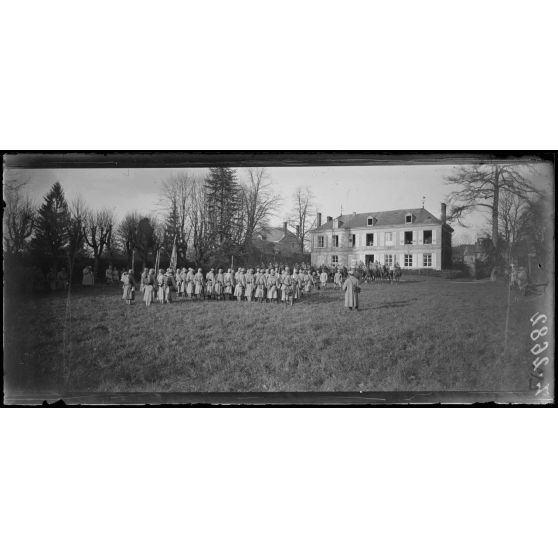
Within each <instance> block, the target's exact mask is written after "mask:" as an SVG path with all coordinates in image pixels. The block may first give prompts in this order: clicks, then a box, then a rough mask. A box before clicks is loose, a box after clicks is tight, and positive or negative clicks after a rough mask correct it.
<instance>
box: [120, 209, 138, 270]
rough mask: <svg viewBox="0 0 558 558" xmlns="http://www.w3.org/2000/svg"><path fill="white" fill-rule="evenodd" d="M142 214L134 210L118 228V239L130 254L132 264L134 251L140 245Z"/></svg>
mask: <svg viewBox="0 0 558 558" xmlns="http://www.w3.org/2000/svg"><path fill="white" fill-rule="evenodd" d="M140 219H141V216H140V215H139V213H137V212H135V211H132V212H130V213H127V214H126V215H125V216H124V219H122V221H121V222H120V224H119V225H118V228H117V239H118V242H119V244H120V246H121V247H122V251H123V252H124V253H125V254H126V255H127V256H128V261H129V262H130V265H132V264H133V261H134V252H135V250H136V247H137V245H138V229H139V222H140Z"/></svg>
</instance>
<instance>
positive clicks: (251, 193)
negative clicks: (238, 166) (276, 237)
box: [242, 168, 281, 247]
mask: <svg viewBox="0 0 558 558" xmlns="http://www.w3.org/2000/svg"><path fill="white" fill-rule="evenodd" d="M242 193H243V202H244V203H243V205H244V211H243V213H244V219H245V224H244V229H245V232H244V245H245V247H249V246H250V245H251V243H252V239H253V237H254V234H256V233H258V232H260V231H261V230H262V229H264V228H265V227H266V226H267V225H268V221H269V218H270V217H271V216H272V215H274V214H275V212H276V210H277V208H278V206H279V202H280V199H281V198H280V196H279V195H277V194H275V193H274V192H273V191H272V190H271V180H270V178H269V176H268V174H267V173H266V171H265V169H263V168H257V169H252V168H250V169H248V184H246V185H244V186H243V187H242Z"/></svg>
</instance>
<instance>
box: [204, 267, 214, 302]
mask: <svg viewBox="0 0 558 558" xmlns="http://www.w3.org/2000/svg"><path fill="white" fill-rule="evenodd" d="M214 292H215V270H214V269H213V268H211V269H210V270H209V271H208V272H207V273H206V275H205V294H206V296H207V298H213V295H214Z"/></svg>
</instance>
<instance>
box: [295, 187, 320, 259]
mask: <svg viewBox="0 0 558 558" xmlns="http://www.w3.org/2000/svg"><path fill="white" fill-rule="evenodd" d="M314 214H315V209H314V194H313V193H312V190H310V188H308V187H302V186H299V187H298V188H297V190H296V191H295V193H294V195H293V209H292V214H291V218H290V219H289V222H290V223H291V225H294V226H295V228H296V231H297V238H298V242H299V244H300V252H301V253H303V252H304V247H305V245H306V243H307V242H308V239H309V231H310V229H311V227H312V222H313V219H314Z"/></svg>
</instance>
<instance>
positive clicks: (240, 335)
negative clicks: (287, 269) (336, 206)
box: [4, 276, 544, 393]
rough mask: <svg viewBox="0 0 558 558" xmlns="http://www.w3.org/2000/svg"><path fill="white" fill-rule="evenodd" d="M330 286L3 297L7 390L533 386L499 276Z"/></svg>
mask: <svg viewBox="0 0 558 558" xmlns="http://www.w3.org/2000/svg"><path fill="white" fill-rule="evenodd" d="M404 279H405V280H404V281H403V282H402V283H401V284H399V285H377V284H372V285H363V288H362V293H361V297H360V305H361V311H359V312H358V313H357V312H349V311H347V310H345V309H344V308H343V296H342V294H341V292H340V291H334V290H333V289H332V288H330V289H328V290H326V291H321V292H320V291H314V292H313V293H311V294H310V295H309V296H308V295H307V296H305V297H304V299H303V300H302V302H300V303H298V304H295V305H294V306H293V307H291V308H286V307H284V306H283V305H279V306H277V305H275V304H259V303H247V302H241V303H238V302H236V301H235V302H228V301H227V302H216V301H205V302H201V301H200V302H191V301H177V302H174V303H173V304H171V305H165V306H161V305H158V304H155V305H153V306H151V307H150V308H146V307H145V305H144V304H142V303H139V301H136V303H135V304H134V305H132V306H127V305H126V304H125V303H124V301H122V300H121V296H120V291H119V290H118V289H117V288H116V287H115V288H111V287H104V286H100V287H95V288H94V289H92V290H89V291H86V290H83V289H82V288H81V287H76V288H75V289H74V290H73V292H72V295H71V298H70V299H68V298H67V296H66V295H64V294H63V293H60V294H55V295H51V296H43V297H36V298H24V299H18V298H11V299H9V300H6V302H5V325H4V330H5V332H4V335H5V339H4V344H5V378H4V381H5V388H4V389H5V392H12V393H25V392H26V391H28V390H34V391H37V390H46V391H49V390H53V391H61V392H67V391H72V390H74V391H93V392H99V391H101V392H117V391H123V392H144V391H148V392H152V391H155V392H166V391H173V392H216V391H256V392H284V391H290V392H293V391H384V390H388V391H392V390H404V391H422V390H433V391H435V390H483V391H489V390H506V391H524V390H527V389H528V381H529V372H530V371H531V369H532V366H531V362H532V360H533V356H532V355H531V354H530V352H529V349H530V348H531V347H532V344H533V342H532V341H531V339H530V338H529V333H530V331H531V324H530V322H529V317H530V316H531V315H532V314H533V313H534V312H535V311H537V310H540V311H544V307H543V297H542V296H540V295H534V294H532V295H530V296H527V297H525V298H520V299H518V300H514V299H513V297H512V304H511V307H510V315H509V331H508V344H507V349H506V350H505V351H504V342H505V323H506V307H507V289H506V287H505V286H504V285H503V284H502V283H490V282H463V283H459V282H453V281H449V280H445V279H442V278H437V277H420V276H418V277H408V278H404Z"/></svg>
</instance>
